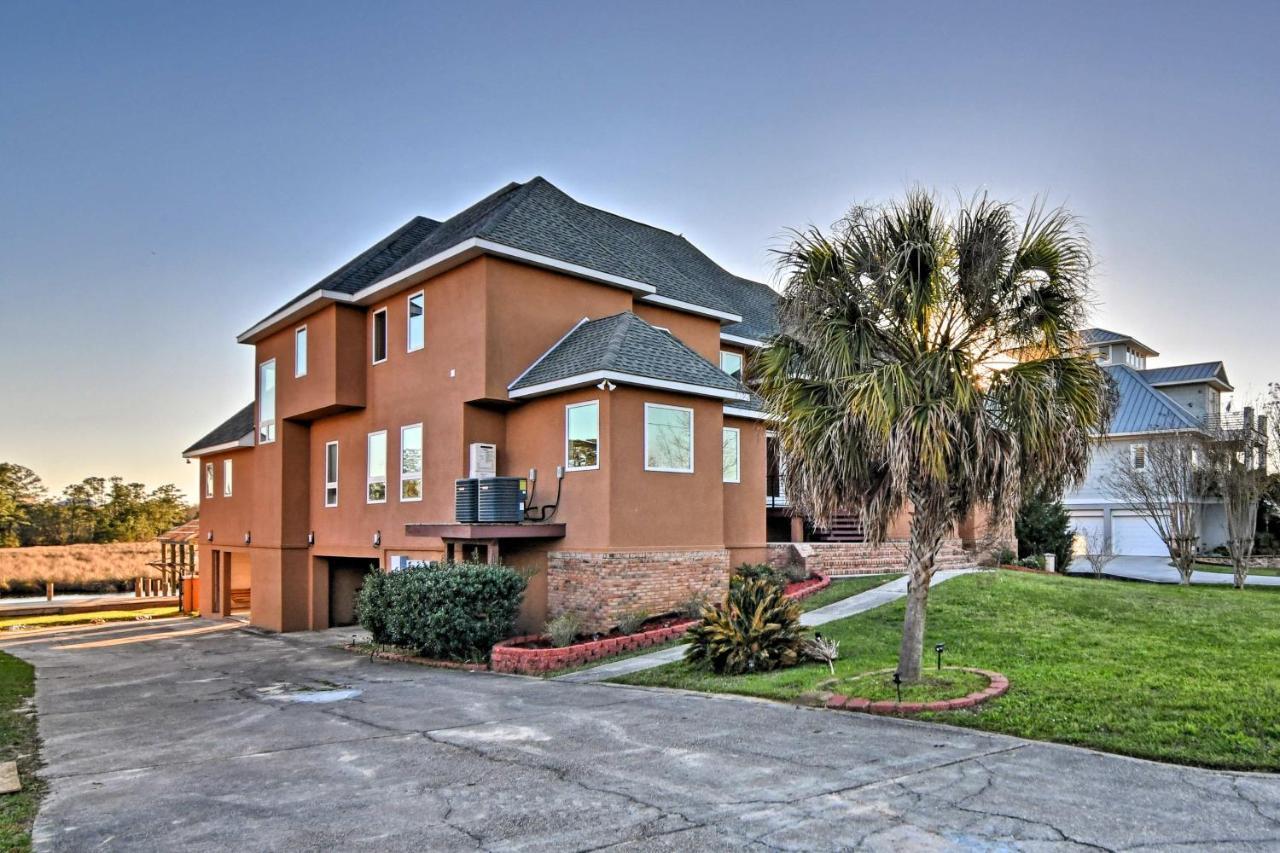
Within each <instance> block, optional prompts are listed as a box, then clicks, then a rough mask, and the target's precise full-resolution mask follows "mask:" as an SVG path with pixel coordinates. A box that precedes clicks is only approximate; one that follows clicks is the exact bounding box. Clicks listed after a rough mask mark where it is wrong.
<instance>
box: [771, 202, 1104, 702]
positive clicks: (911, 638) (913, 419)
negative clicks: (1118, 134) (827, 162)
mask: <svg viewBox="0 0 1280 853" xmlns="http://www.w3.org/2000/svg"><path fill="white" fill-rule="evenodd" d="M781 254H782V258H781V262H780V269H781V271H782V273H783V277H784V280H785V289H784V291H783V294H782V296H781V298H780V300H779V333H778V334H777V335H776V336H775V337H774V338H773V339H772V340H771V341H770V345H769V346H768V347H767V348H766V349H764V350H763V351H762V352H761V354H760V356H759V367H758V375H759V376H760V377H761V384H760V393H761V395H762V396H763V397H764V398H765V400H766V402H767V404H768V409H769V413H770V417H771V419H772V420H773V425H774V427H775V428H776V430H777V435H778V438H779V442H780V447H781V450H782V453H783V455H784V457H785V458H786V460H787V465H786V481H787V482H786V485H787V489H788V494H790V495H792V497H793V500H794V503H795V506H796V508H797V510H798V511H800V512H802V513H804V514H806V515H808V516H810V517H812V518H813V519H814V520H815V521H816V522H817V523H818V524H821V525H825V524H827V523H829V521H830V519H831V517H832V516H833V515H834V514H836V513H838V512H846V511H855V512H857V513H859V514H860V515H861V517H862V521H863V524H864V526H865V528H866V530H867V532H868V535H869V537H870V538H871V540H872V541H883V539H884V537H885V533H886V531H887V529H888V527H889V524H890V522H891V521H892V520H893V519H894V517H895V516H898V515H899V514H900V513H901V512H903V511H904V510H906V509H908V507H910V509H911V511H912V514H911V523H910V545H909V549H908V558H907V567H908V571H909V574H910V578H911V586H910V591H909V593H908V596H907V612H906V618H905V620H904V623H903V632H902V644H901V647H900V649H899V653H898V669H899V672H900V673H901V675H902V677H903V678H904V679H906V680H908V681H912V680H916V679H918V678H919V675H920V665H921V653H922V650H923V644H924V628H925V610H926V607H927V604H928V596H929V582H930V580H931V579H932V577H933V566H934V560H935V558H936V556H937V553H938V550H939V548H940V547H941V545H942V543H943V540H944V539H945V538H946V536H947V535H948V533H949V532H950V531H952V530H953V529H954V528H955V526H956V524H957V523H958V522H959V521H960V520H962V519H964V518H965V517H967V516H969V514H970V513H971V512H973V511H974V510H977V509H980V508H982V507H987V508H989V509H990V511H991V513H992V516H993V517H994V518H996V519H1001V520H1008V519H1011V518H1012V513H1013V510H1014V509H1015V508H1016V507H1017V506H1018V503H1019V498H1020V492H1021V484H1022V483H1023V482H1027V483H1034V484H1037V485H1039V486H1041V487H1044V488H1047V489H1050V490H1052V491H1054V492H1060V491H1061V490H1062V489H1063V488H1065V487H1066V486H1067V485H1068V484H1072V483H1078V482H1080V481H1081V480H1083V478H1084V475H1085V472H1086V470H1087V467H1088V461H1089V439H1090V434H1091V432H1094V431H1098V430H1104V429H1105V428H1106V426H1107V423H1108V421H1109V419H1110V413H1111V411H1112V409H1113V406H1114V403H1113V399H1114V397H1113V393H1112V391H1111V385H1110V382H1109V380H1108V379H1107V377H1106V374H1105V373H1104V372H1103V371H1102V370H1101V369H1100V368H1099V367H1098V366H1097V364H1096V363H1095V362H1094V361H1093V359H1092V358H1090V357H1089V356H1088V355H1087V354H1086V353H1085V352H1084V350H1083V348H1082V346H1081V344H1080V342H1079V339H1078V337H1077V335H1076V334H1075V330H1076V329H1077V328H1079V327H1080V326H1081V324H1082V322H1083V320H1084V315H1085V311H1086V308H1087V302H1088V294H1089V272H1090V269H1091V266H1092V261H1091V256H1090V251H1089V246H1088V242H1087V240H1086V239H1085V237H1084V235H1083V232H1082V231H1081V229H1080V228H1079V226H1078V224H1077V222H1076V220H1075V219H1074V217H1072V216H1071V215H1070V214H1068V213H1067V212H1066V211H1064V210H1062V209H1057V210H1052V211H1048V210H1045V209H1044V208H1043V207H1042V206H1039V205H1033V207H1032V209H1031V211H1030V213H1029V214H1028V216H1027V217H1026V219H1025V221H1023V222H1021V223H1020V222H1019V220H1018V217H1017V214H1016V211H1015V209H1014V208H1013V207H1012V206H1011V205H1009V204H1004V203H999V202H994V201H991V200H989V199H987V198H986V197H985V196H982V197H978V198H975V199H974V200H973V201H971V202H969V203H967V204H964V205H962V206H961V208H960V209H959V210H958V211H957V212H956V213H954V214H948V212H947V211H945V210H943V209H942V207H941V206H940V205H939V204H938V202H937V201H936V199H935V198H934V197H933V196H932V195H931V194H929V193H926V192H924V191H922V190H914V191H912V192H910V193H909V194H908V195H907V197H906V199H905V200H903V201H901V202H894V203H890V204H888V205H885V206H881V207H855V208H853V210H852V211H851V212H850V213H849V215H848V216H846V217H845V218H844V219H843V220H841V221H840V222H839V223H837V224H836V225H835V226H834V227H833V229H832V232H831V233H830V234H823V233H821V232H820V231H818V230H817V229H810V230H808V231H804V232H797V233H796V234H795V235H794V239H793V241H792V244H791V246H790V247H789V248H788V249H787V250H785V251H783V252H782V253H781Z"/></svg>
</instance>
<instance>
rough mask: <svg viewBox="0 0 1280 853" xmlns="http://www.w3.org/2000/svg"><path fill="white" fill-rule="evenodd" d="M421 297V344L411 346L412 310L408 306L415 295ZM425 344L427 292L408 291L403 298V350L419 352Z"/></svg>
mask: <svg viewBox="0 0 1280 853" xmlns="http://www.w3.org/2000/svg"><path fill="white" fill-rule="evenodd" d="M418 296H421V297H422V344H421V345H419V346H416V347H415V346H413V311H412V310H411V308H410V305H411V304H412V302H413V300H414V298H415V297H418ZM426 345H427V292H426V291H425V290H419V291H418V292H417V293H410V294H409V295H408V296H406V297H405V299H404V349H405V352H419V351H420V350H422V349H423V348H424V347H425V346H426Z"/></svg>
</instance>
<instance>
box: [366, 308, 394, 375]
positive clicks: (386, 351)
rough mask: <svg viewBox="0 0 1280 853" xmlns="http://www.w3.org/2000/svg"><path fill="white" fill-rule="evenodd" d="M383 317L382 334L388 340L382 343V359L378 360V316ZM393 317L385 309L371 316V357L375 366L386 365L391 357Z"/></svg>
mask: <svg viewBox="0 0 1280 853" xmlns="http://www.w3.org/2000/svg"><path fill="white" fill-rule="evenodd" d="M379 314H382V315H383V321H382V334H383V335H384V336H385V337H386V340H384V341H383V342H382V358H378V334H377V333H378V315H379ZM390 321H391V315H390V314H388V313H387V309H386V308H385V307H383V308H379V309H378V310H377V311H374V312H373V313H372V314H370V315H369V357H370V358H371V359H373V362H372V363H373V364H385V363H386V361H387V357H388V356H389V355H391V327H390Z"/></svg>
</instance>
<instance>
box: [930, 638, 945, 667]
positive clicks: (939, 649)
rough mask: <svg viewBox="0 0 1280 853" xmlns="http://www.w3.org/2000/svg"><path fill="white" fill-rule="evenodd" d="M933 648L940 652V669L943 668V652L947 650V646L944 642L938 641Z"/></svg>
mask: <svg viewBox="0 0 1280 853" xmlns="http://www.w3.org/2000/svg"><path fill="white" fill-rule="evenodd" d="M933 650H934V651H935V652H937V653H938V669H942V653H943V652H945V651H946V650H947V647H946V646H945V645H943V644H942V643H938V645H936V646H934V647H933Z"/></svg>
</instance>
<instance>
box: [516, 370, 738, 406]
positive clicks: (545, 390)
mask: <svg viewBox="0 0 1280 853" xmlns="http://www.w3.org/2000/svg"><path fill="white" fill-rule="evenodd" d="M606 380H607V381H609V382H617V383H621V384H623V385H636V386H639V387H641V388H657V389H660V390H663V391H675V392H677V393H680V394H693V395H695V396H698V397H714V398H716V399H718V400H746V399H749V398H748V396H747V395H746V394H743V393H741V392H739V391H728V390H725V389H723V388H712V387H711V386H709V385H696V384H693V383H690V382H672V381H670V380H667V379H654V378H652V377H649V376H637V375H635V374H633V373H619V372H617V371H614V370H593V371H591V372H590V373H579V374H578V375H576V376H569V377H566V378H564V379H555V380H552V381H551V382H540V383H538V384H537V385H530V386H529V387H528V388H521V389H519V390H517V391H509V392H508V393H509V394H510V395H511V397H512V398H513V399H517V400H518V399H521V398H523V397H537V396H540V395H542V394H551V393H553V392H555V391H564V390H568V389H570V388H580V387H582V386H583V385H594V384H595V383H597V382H604V381H606Z"/></svg>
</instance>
